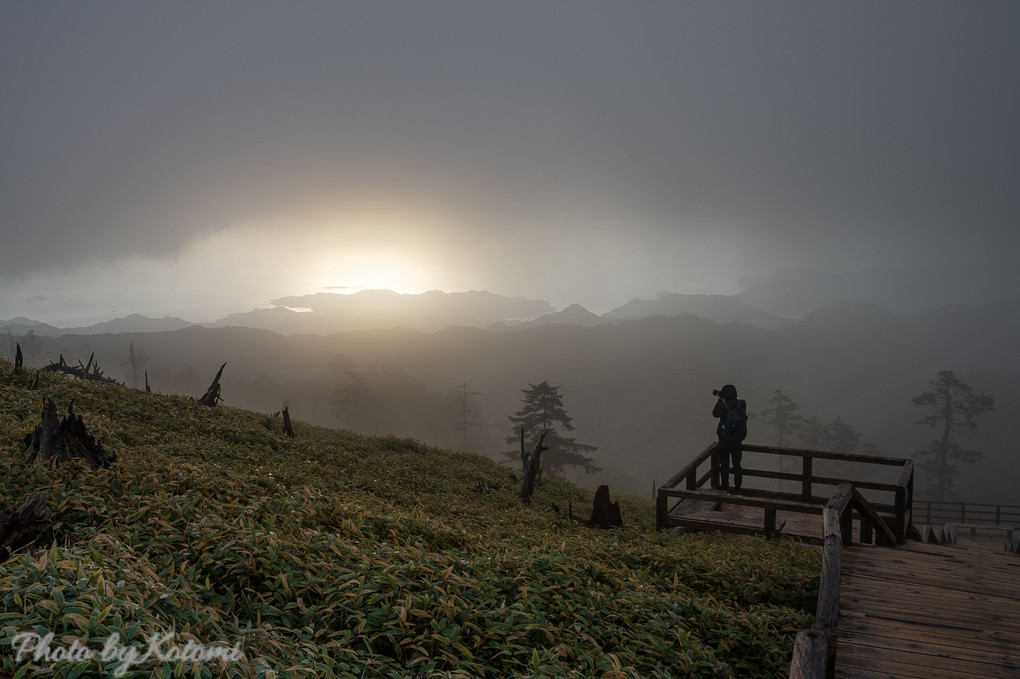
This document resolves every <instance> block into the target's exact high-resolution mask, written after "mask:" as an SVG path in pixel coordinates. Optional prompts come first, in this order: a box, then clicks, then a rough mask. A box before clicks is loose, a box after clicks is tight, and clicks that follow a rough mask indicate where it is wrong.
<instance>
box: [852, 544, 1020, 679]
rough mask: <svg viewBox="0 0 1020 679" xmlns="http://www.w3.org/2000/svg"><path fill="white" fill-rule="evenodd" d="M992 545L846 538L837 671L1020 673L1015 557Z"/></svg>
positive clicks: (935, 678)
mask: <svg viewBox="0 0 1020 679" xmlns="http://www.w3.org/2000/svg"><path fill="white" fill-rule="evenodd" d="M999 543H1000V546H999V550H1001V549H1002V547H1001V541H999ZM989 547H991V545H988V546H981V545H975V546H973V547H970V548H965V547H962V546H951V545H942V546H938V545H931V544H924V543H920V542H913V541H907V543H906V544H904V545H900V546H898V547H896V548H895V549H892V548H889V547H876V546H872V545H862V544H856V543H855V544H854V545H853V546H851V547H847V548H846V549H845V550H844V552H843V568H842V576H841V578H840V580H841V582H840V595H839V641H838V647H837V650H836V673H835V676H836V677H837V678H843V679H877V678H880V677H881V678H890V679H892V678H895V679H911V678H913V677H917V678H919V679H942V678H943V677H945V678H950V677H952V678H961V679H971V678H973V679H978V678H979V677H1001V678H1003V679H1005V678H1007V677H1008V678H1010V679H1014V678H1016V677H1020V557H1018V556H1017V555H1011V554H1008V553H1006V552H1004V551H995V550H994V547H991V548H989Z"/></svg>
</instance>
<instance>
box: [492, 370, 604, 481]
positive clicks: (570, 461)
mask: <svg viewBox="0 0 1020 679" xmlns="http://www.w3.org/2000/svg"><path fill="white" fill-rule="evenodd" d="M559 390H560V388H559V387H554V386H551V385H550V384H549V382H547V381H546V382H542V383H541V384H529V385H528V388H527V389H522V390H521V391H522V392H523V393H524V405H522V406H521V409H520V410H518V411H517V412H516V413H514V414H513V415H510V416H509V418H510V422H511V423H512V424H513V426H514V434H512V435H510V436H507V437H506V443H515V442H517V441H518V438H519V436H520V434H519V433H518V432H520V431H521V429H522V428H523V430H524V432H525V436H526V437H527V439H528V440H529V441H530V442H531V444H532V445H534V444H536V443H537V442H538V441H539V437H541V436H542V433H543V432H545V431H548V432H549V433H548V434H546V435H545V440H544V444H545V446H546V447H547V448H548V450H547V452H546V455H545V457H544V460H545V466H546V467H547V468H548V470H549V472H550V473H556V472H558V471H561V470H562V469H563V468H564V467H582V468H583V469H584V471H585V472H586V473H589V474H590V473H591V472H596V471H599V468H598V467H596V466H595V465H593V464H592V461H591V457H590V454H591V453H593V452H595V451H596V450H598V447H597V446H591V445H588V444H585V443H578V442H577V441H576V440H575V439H573V438H569V437H566V436H564V435H563V434H562V433H561V432H568V431H573V430H574V425H573V424H572V422H573V418H572V417H570V415H568V414H567V411H566V410H565V409H564V408H563V397H562V396H560V391H559ZM516 456H517V453H516V452H510V453H507V457H508V458H513V457H516ZM522 462H523V465H522V466H523V471H524V472H526V471H527V468H528V466H527V463H526V461H523V460H522Z"/></svg>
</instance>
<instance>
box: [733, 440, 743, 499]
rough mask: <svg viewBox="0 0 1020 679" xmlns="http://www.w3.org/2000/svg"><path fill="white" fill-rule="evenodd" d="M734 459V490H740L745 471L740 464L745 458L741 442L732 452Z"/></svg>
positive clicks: (734, 445)
mask: <svg viewBox="0 0 1020 679" xmlns="http://www.w3.org/2000/svg"><path fill="white" fill-rule="evenodd" d="M730 455H731V456H732V457H733V489H734V490H740V482H741V481H742V480H743V478H744V473H743V470H742V469H741V468H740V462H741V460H742V459H743V457H744V449H743V447H742V446H741V445H740V441H737V442H736V443H734V444H733V450H732V451H731V452H730Z"/></svg>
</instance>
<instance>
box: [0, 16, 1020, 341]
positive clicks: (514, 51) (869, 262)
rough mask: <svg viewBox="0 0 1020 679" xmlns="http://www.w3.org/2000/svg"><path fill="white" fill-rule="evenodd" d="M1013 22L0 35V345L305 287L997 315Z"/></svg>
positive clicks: (571, 20) (719, 22)
mask: <svg viewBox="0 0 1020 679" xmlns="http://www.w3.org/2000/svg"><path fill="white" fill-rule="evenodd" d="M1018 34H1020V4H1016V3H992V2H984V3H965V4H964V3H956V2H941V1H923V2H922V1H920V0H911V1H906V2H899V3H895V4H889V3H882V2H872V1H866V2H858V3H853V4H839V5H820V4H818V3H815V2H791V3H782V4H775V3H768V4H765V3H756V2H716V3H702V2H677V3H668V4H664V5H651V4H645V5H632V4H628V5H620V4H618V3H611V2H600V1H596V2H574V1H570V2H560V3H538V2H519V3H513V4H501V5H478V4H477V3H470V2H462V1H454V0H437V1H436V2H430V3H425V4H419V3H413V4H412V3H342V4H341V3H338V4H332V3H329V4H302V5H299V6H283V5H279V4H276V3H268V2H258V1H256V2H249V3H244V4H242V5H234V4H228V3H201V4H197V3H173V4H161V5H138V4H135V3H121V2H104V3H99V4H96V3H90V4H89V5H73V4H72V5H66V4H61V5H51V4H38V3H8V4H5V5H4V6H3V7H2V8H0V86H2V88H3V91H4V93H5V95H4V103H3V107H2V110H3V121H4V125H3V126H0V148H3V149H4V153H3V156H2V158H0V176H2V177H3V181H2V182H0V228H2V246H0V318H5V317H6V318H9V317H12V316H18V315H23V316H28V317H32V318H38V319H42V320H47V319H49V320H53V321H55V322H63V323H65V324H84V323H87V322H89V321H95V320H105V319H109V318H113V317H119V316H124V315H127V314H130V313H141V314H145V315H148V316H151V317H162V316H165V315H172V316H180V317H183V318H187V319H188V320H196V321H207V320H212V319H215V318H218V317H220V316H222V315H225V314H226V313H229V312H231V311H245V310H248V309H251V308H256V307H265V306H268V305H269V300H270V299H273V298H277V297H282V296H289V295H304V294H312V293H315V292H318V291H321V290H330V289H331V290H342V289H347V290H360V289H366V288H369V289H370V288H387V289H393V290H396V291H397V292H401V293H420V292H424V291H427V290H434V289H437V290H444V291H448V292H454V291H466V290H489V291H492V292H494V293H496V294H500V295H506V296H522V297H528V298H537V299H545V300H548V301H549V302H550V303H552V304H553V305H554V306H556V307H557V308H563V307H565V306H567V305H568V304H572V303H577V304H581V305H582V306H585V307H586V308H588V309H590V310H593V311H595V312H605V311H608V310H610V309H612V308H614V307H617V306H619V305H621V304H623V303H625V302H627V301H628V300H630V299H632V298H635V297H638V298H650V297H653V296H654V295H655V294H656V293H657V292H658V291H660V290H663V289H665V290H670V291H673V292H679V293H687V294H694V293H734V292H738V291H739V290H740V287H741V286H740V280H741V279H742V278H743V277H745V276H747V275H748V274H756V275H763V274H769V273H771V272H773V271H777V270H782V269H788V268H809V269H815V270H818V271H829V272H844V271H860V270H864V269H868V268H870V267H876V266H885V267H942V268H944V269H945V270H947V271H949V272H951V273H950V274H949V275H950V276H956V277H958V279H959V280H960V281H969V280H971V279H973V278H975V277H988V278H989V286H992V287H996V288H998V289H1001V290H1003V292H1004V294H1006V293H1007V291H1009V290H1020V272H1018V269H1020V267H1016V266H1015V260H1016V255H1015V253H1016V252H1017V250H1018V249H1020V230H1018V229H1017V228H1016V216H1017V215H1018V214H1020V192H1017V191H1016V190H1015V186H1014V184H1015V179H1014V178H1015V176H1016V165H1017V158H1018V157H1020V128H1018V126H1017V125H1016V124H1015V121H1016V120H1018V119H1020V90H1018V88H1016V87H1014V86H1013V83H1014V81H1015V70H1016V64H1017V63H1020V41H1018V40H1016V36H1017V35H1018Z"/></svg>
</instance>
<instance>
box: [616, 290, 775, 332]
mask: <svg viewBox="0 0 1020 679" xmlns="http://www.w3.org/2000/svg"><path fill="white" fill-rule="evenodd" d="M678 314H693V315H695V316H698V317H700V318H704V319H707V320H710V321H716V322H717V323H730V322H739V323H748V324H750V325H754V326H757V327H759V328H777V327H779V326H781V325H784V324H787V323H790V322H791V321H790V320H789V319H784V318H780V317H779V316H776V315H775V314H772V313H768V312H766V311H761V310H759V309H756V308H754V307H753V306H751V305H750V304H748V303H747V302H745V301H744V300H742V299H740V298H739V297H735V296H733V295H681V294H677V293H665V294H662V293H660V295H659V297H658V298H656V299H633V300H631V301H629V302H627V303H626V304H624V305H623V306H620V307H617V308H615V309H613V310H612V311H610V312H609V313H607V314H605V315H604V316H603V318H609V319H612V320H623V319H628V318H647V317H648V316H676V315H678Z"/></svg>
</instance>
